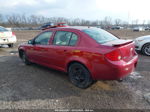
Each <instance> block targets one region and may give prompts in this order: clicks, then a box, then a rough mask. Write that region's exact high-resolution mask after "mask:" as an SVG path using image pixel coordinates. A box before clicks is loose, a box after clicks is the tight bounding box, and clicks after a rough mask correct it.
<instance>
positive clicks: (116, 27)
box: [111, 26, 123, 30]
mask: <svg viewBox="0 0 150 112" xmlns="http://www.w3.org/2000/svg"><path fill="white" fill-rule="evenodd" d="M111 29H112V30H120V29H123V27H121V26H113V27H112V28H111Z"/></svg>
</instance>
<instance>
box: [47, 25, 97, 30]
mask: <svg viewBox="0 0 150 112" xmlns="http://www.w3.org/2000/svg"><path fill="white" fill-rule="evenodd" d="M93 28H95V27H89V26H68V27H56V28H50V29H76V30H85V29H93ZM50 29H48V30H50Z"/></svg>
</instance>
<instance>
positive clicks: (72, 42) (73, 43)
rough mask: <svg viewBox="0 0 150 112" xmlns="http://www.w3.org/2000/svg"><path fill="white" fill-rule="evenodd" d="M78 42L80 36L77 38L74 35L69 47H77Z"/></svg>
mask: <svg viewBox="0 0 150 112" xmlns="http://www.w3.org/2000/svg"><path fill="white" fill-rule="evenodd" d="M77 40H78V36H77V35H76V34H72V37H71V39H70V43H69V45H70V46H74V45H76V43H77Z"/></svg>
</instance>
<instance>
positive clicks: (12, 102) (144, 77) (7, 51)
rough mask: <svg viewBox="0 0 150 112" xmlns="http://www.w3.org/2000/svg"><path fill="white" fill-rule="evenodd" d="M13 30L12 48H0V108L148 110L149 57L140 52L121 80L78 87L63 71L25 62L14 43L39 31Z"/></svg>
mask: <svg viewBox="0 0 150 112" xmlns="http://www.w3.org/2000/svg"><path fill="white" fill-rule="evenodd" d="M113 32H114V33H115V34H118V33H117V32H116V31H113ZM15 33H16V35H17V38H18V42H17V43H16V45H15V47H14V48H7V46H3V47H1V48H0V109H83V108H84V109H150V102H149V100H150V99H149V93H150V57H148V56H143V55H141V54H139V63H138V65H137V68H136V70H135V72H134V73H132V74H131V75H130V76H129V77H127V78H125V79H124V80H123V82H118V81H97V82H96V83H95V84H93V85H92V86H91V87H89V88H87V89H79V88H76V87H75V86H73V85H72V84H71V83H70V81H69V80H68V76H67V74H65V73H62V72H59V71H56V70H53V69H49V68H46V67H43V66H40V65H36V64H33V65H30V66H26V65H24V64H23V62H22V61H21V60H20V59H19V57H18V53H17V46H18V44H20V43H22V42H24V41H26V40H29V39H32V38H33V37H34V36H35V35H37V33H39V31H16V32H15ZM129 33H131V32H129ZM129 33H128V34H129ZM137 33H138V32H137ZM130 35H132V34H130ZM141 35H142V34H141ZM133 37H135V36H133Z"/></svg>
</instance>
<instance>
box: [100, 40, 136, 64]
mask: <svg viewBox="0 0 150 112" xmlns="http://www.w3.org/2000/svg"><path fill="white" fill-rule="evenodd" d="M103 45H107V46H112V47H115V48H117V49H119V50H120V53H121V59H122V60H124V61H126V62H128V61H129V60H131V59H132V58H133V56H134V55H135V54H136V53H135V47H134V43H133V41H132V40H121V39H118V40H115V41H111V42H107V43H105V44H103Z"/></svg>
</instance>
